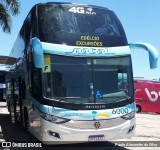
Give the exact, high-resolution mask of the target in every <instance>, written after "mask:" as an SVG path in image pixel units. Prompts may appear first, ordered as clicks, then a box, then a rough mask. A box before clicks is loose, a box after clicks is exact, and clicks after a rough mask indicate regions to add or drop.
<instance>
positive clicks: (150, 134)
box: [121, 113, 160, 150]
mask: <svg viewBox="0 0 160 150" xmlns="http://www.w3.org/2000/svg"><path fill="white" fill-rule="evenodd" d="M136 117H137V121H136V122H137V126H136V135H135V136H134V137H132V138H131V139H123V140H121V141H129V143H131V144H132V141H135V142H136V143H140V146H141V145H142V144H143V145H144V144H145V143H146V144H148V147H147V145H146V147H126V148H127V149H131V150H160V114H154V113H138V114H136ZM125 144H126V143H125ZM133 144H134V142H133ZM156 145H157V146H156ZM149 146H150V147H149ZM151 146H153V147H151Z"/></svg>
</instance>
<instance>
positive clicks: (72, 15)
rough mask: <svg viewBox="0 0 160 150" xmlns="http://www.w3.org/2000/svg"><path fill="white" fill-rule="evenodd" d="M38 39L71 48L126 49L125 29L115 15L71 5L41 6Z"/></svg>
mask: <svg viewBox="0 0 160 150" xmlns="http://www.w3.org/2000/svg"><path fill="white" fill-rule="evenodd" d="M38 28H39V39H40V40H41V41H43V42H48V43H56V44H66V45H72V46H94V47H104V46H105V47H113V46H125V45H127V39H126V35H125V33H124V30H123V27H122V25H121V23H120V21H119V19H118V18H117V16H116V15H115V14H114V12H113V11H111V10H108V9H104V8H101V7H94V6H86V5H73V4H72V5H71V4H52V5H51V4H50V5H49V4H47V5H39V6H38Z"/></svg>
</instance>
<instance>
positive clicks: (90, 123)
mask: <svg viewBox="0 0 160 150" xmlns="http://www.w3.org/2000/svg"><path fill="white" fill-rule="evenodd" d="M95 122H99V123H100V127H99V129H103V128H110V127H115V126H118V125H120V124H123V123H125V122H126V120H124V119H122V118H120V117H119V118H114V119H106V120H71V121H69V122H66V123H64V125H65V126H68V127H71V128H78V129H95V128H96V127H95V125H94V124H95Z"/></svg>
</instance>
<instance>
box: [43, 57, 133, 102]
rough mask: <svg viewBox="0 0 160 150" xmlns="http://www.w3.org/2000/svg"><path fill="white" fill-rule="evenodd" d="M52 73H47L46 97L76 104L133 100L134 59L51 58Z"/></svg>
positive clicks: (44, 78) (50, 71)
mask: <svg viewBox="0 0 160 150" xmlns="http://www.w3.org/2000/svg"><path fill="white" fill-rule="evenodd" d="M45 57H47V58H48V60H50V64H51V65H50V70H49V72H43V76H42V77H43V79H42V81H43V92H44V93H43V95H44V97H46V98H49V99H52V100H58V101H62V102H69V103H75V104H86V103H104V104H107V103H115V102H118V101H125V100H127V99H129V98H130V97H132V96H133V95H132V94H133V93H132V91H133V87H132V71H131V60H130V57H129V56H127V57H120V58H74V57H67V56H56V55H47V56H45Z"/></svg>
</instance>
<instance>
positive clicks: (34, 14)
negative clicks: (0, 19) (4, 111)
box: [7, 2, 158, 144]
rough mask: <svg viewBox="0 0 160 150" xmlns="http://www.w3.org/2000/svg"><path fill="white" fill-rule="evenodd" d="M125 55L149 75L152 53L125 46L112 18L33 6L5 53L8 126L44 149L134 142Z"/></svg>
mask: <svg viewBox="0 0 160 150" xmlns="http://www.w3.org/2000/svg"><path fill="white" fill-rule="evenodd" d="M133 48H143V49H146V50H147V51H148V52H149V55H150V65H151V68H154V67H156V64H157V57H158V55H157V51H156V50H155V48H154V47H152V46H151V45H149V44H145V43H135V44H128V42H127V38H126V35H125V32H124V30H123V27H122V25H121V23H120V21H119V19H118V18H117V16H116V15H115V13H114V12H113V11H112V10H109V9H107V8H103V7H98V6H91V5H83V4H71V3H52V2H51V3H44V4H43V3H41V4H37V5H35V6H34V7H33V8H32V9H31V11H30V13H29V14H28V16H27V17H26V19H25V21H24V23H23V26H22V28H21V30H20V33H19V35H18V37H17V40H16V42H15V44H14V46H13V49H12V51H11V53H10V57H14V58H15V60H16V61H15V62H14V63H13V65H9V66H8V67H7V69H8V71H10V78H8V79H7V82H8V83H10V85H11V87H10V92H11V97H10V98H8V99H7V104H8V105H9V111H10V113H11V116H12V122H13V123H18V122H19V123H21V124H22V125H23V126H24V127H25V128H26V130H28V131H29V132H30V133H31V134H33V135H34V136H35V137H36V138H37V139H38V140H40V141H42V142H43V143H46V144H54V143H55V142H56V143H60V144H61V143H72V142H82V141H84V142H86V141H108V140H116V139H122V138H129V137H132V136H134V134H135V127H136V119H135V102H134V88H133V74H132V61H131V54H130V51H131V49H133ZM126 83H127V86H126Z"/></svg>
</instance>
